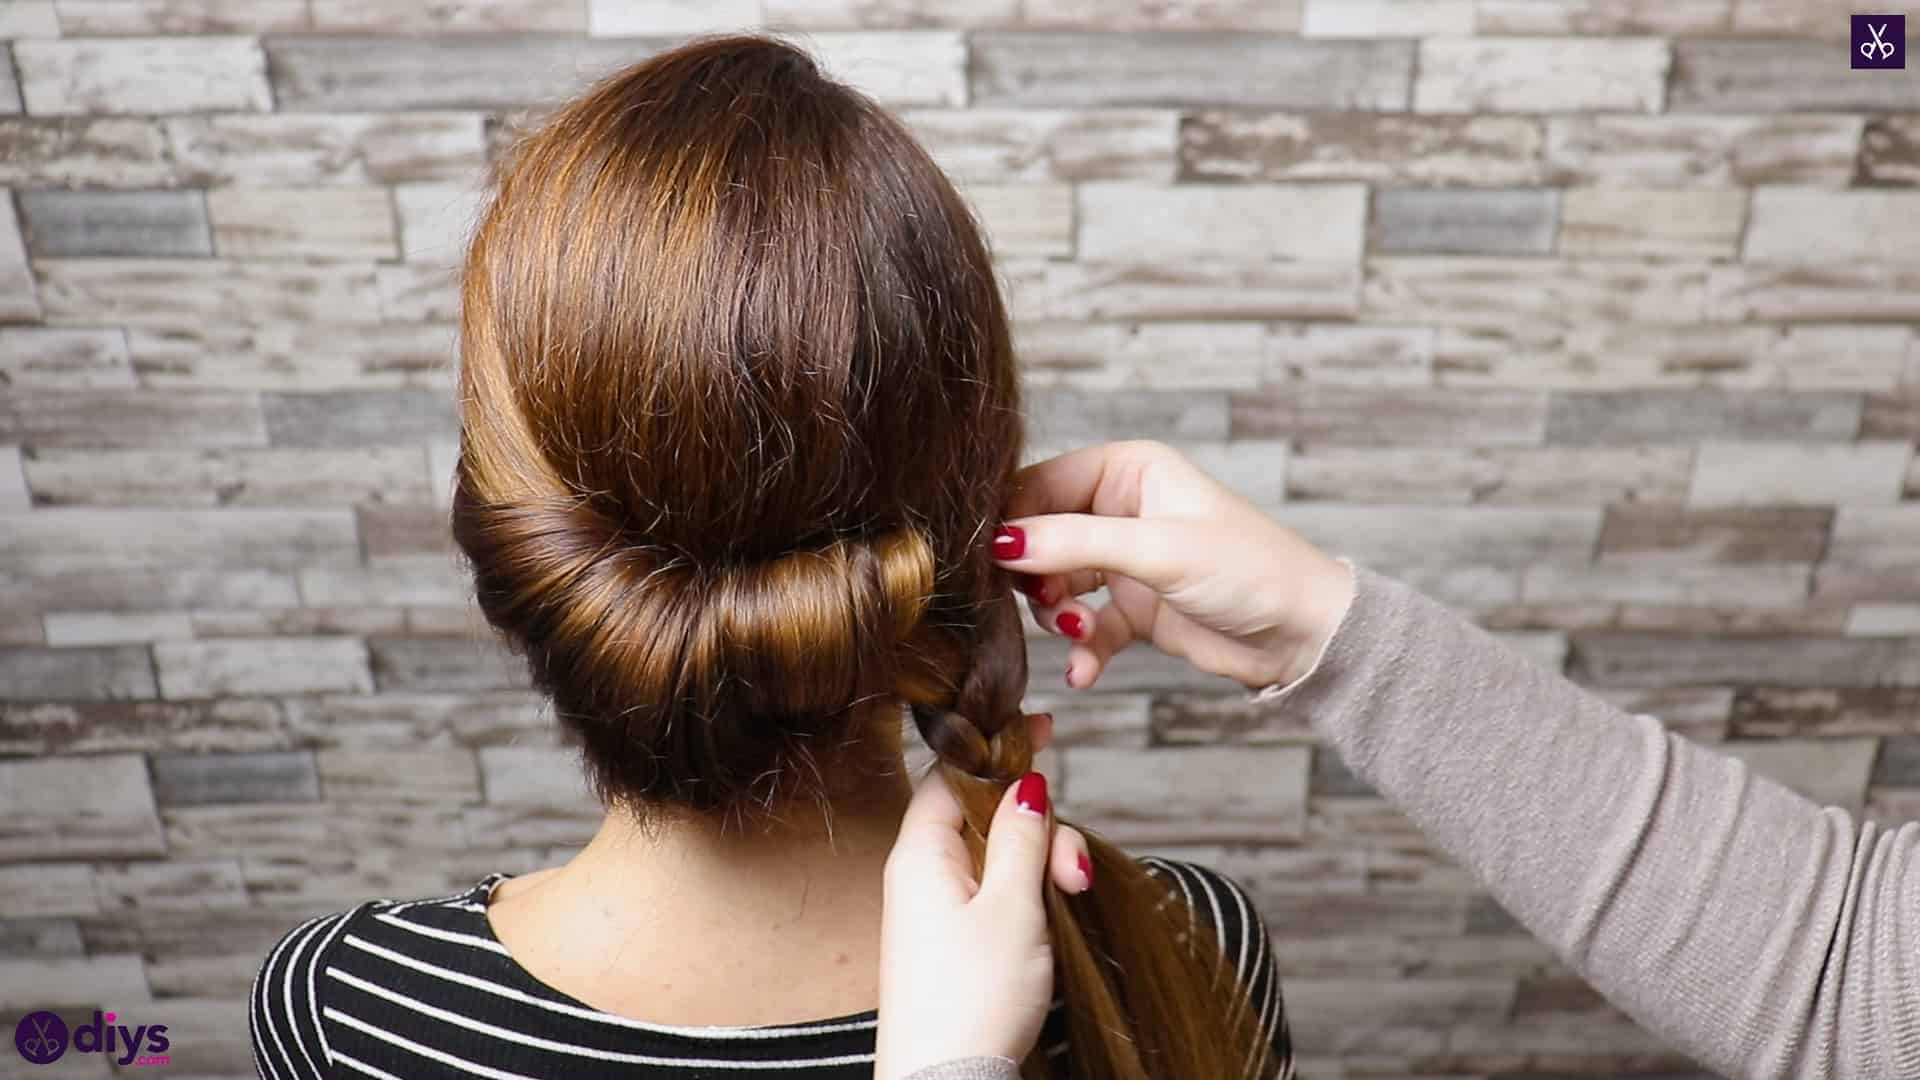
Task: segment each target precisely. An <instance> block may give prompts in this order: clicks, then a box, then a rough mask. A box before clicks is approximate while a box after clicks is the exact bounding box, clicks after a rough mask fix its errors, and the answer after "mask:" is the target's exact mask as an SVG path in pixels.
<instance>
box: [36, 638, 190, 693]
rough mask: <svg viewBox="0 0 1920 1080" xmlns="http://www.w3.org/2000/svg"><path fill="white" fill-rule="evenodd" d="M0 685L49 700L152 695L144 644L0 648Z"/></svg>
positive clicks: (151, 680) (150, 661)
mask: <svg viewBox="0 0 1920 1080" xmlns="http://www.w3.org/2000/svg"><path fill="white" fill-rule="evenodd" d="M0 685H4V686H6V687H7V688H8V691H9V696H18V697H23V698H37V699H42V700H48V701H86V700H93V701H108V700H117V699H126V698H150V697H154V696H156V693H157V691H156V688H155V686H156V684H155V683H154V673H153V661H152V660H151V659H150V658H149V657H148V655H147V649H146V646H145V645H143V644H139V645H100V646H74V647H70V648H62V647H55V648H38V647H34V646H30V645H29V646H15V647H10V648H0Z"/></svg>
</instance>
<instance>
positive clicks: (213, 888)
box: [93, 755, 257, 913]
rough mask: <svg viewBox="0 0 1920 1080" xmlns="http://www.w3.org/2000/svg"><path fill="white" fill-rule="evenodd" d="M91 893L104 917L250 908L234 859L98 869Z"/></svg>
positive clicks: (134, 864)
mask: <svg viewBox="0 0 1920 1080" xmlns="http://www.w3.org/2000/svg"><path fill="white" fill-rule="evenodd" d="M235 756H246V757H254V756H257V755H235ZM157 760H158V759H156V761H157ZM93 891H94V892H95V893H96V894H98V897H99V900H100V907H101V909H102V911H103V913H112V912H136V911H139V912H145V911H207V910H219V909H234V908H244V907H247V906H249V905H250V904H251V903H252V899H251V898H250V897H249V896H248V895H247V885H246V882H245V881H244V880H243V879H242V878H241V876H240V860H238V859H174V860H169V861H167V862H133V863H124V864H121V865H117V866H115V865H106V866H100V867H97V868H95V870H94V875H93Z"/></svg>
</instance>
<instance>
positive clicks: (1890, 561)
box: [1827, 505, 1920, 568]
mask: <svg viewBox="0 0 1920 1080" xmlns="http://www.w3.org/2000/svg"><path fill="white" fill-rule="evenodd" d="M1827 558H1828V560H1830V561H1832V562H1836V563H1848V564H1852V565H1855V566H1875V567H1890V568H1901V567H1905V566H1908V565H1911V564H1913V563H1916V562H1920V507H1916V506H1904V505H1903V506H1899V507H1871V506H1857V507H1856V506H1847V507H1842V508H1841V509H1840V510H1838V511H1837V512H1836V513H1835V515H1834V519H1833V536H1832V539H1831V541H1830V546H1829V548H1828V550H1827Z"/></svg>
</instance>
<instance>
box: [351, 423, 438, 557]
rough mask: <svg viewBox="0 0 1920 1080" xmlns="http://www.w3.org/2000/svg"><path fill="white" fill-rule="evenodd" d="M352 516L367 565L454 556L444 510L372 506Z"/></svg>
mask: <svg viewBox="0 0 1920 1080" xmlns="http://www.w3.org/2000/svg"><path fill="white" fill-rule="evenodd" d="M410 453H411V451H410ZM355 513H356V514H357V515H358V518H359V522H360V540H361V547H362V548H363V549H364V550H365V551H366V553H367V561H368V562H369V563H373V564H376V565H377V564H379V563H380V562H381V561H383V560H393V561H398V560H402V559H404V560H407V564H408V565H413V563H414V561H415V559H416V557H418V556H444V557H446V558H447V559H448V560H450V561H451V560H452V558H453V556H454V553H455V549H454V544H453V535H452V531H451V530H450V529H449V528H448V526H447V511H446V509H445V508H444V507H439V506H431V505H426V504H425V503H424V502H421V503H414V504H405V503H403V504H399V505H379V504H373V505H365V506H360V507H356V508H355Z"/></svg>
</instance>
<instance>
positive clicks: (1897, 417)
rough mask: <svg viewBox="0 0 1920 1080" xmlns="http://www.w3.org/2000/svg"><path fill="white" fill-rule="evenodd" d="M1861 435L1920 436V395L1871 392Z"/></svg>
mask: <svg viewBox="0 0 1920 1080" xmlns="http://www.w3.org/2000/svg"><path fill="white" fill-rule="evenodd" d="M1860 438H1861V439H1863V440H1866V439H1909V440H1911V439H1920V395H1913V394H1906V393H1900V394H1868V395H1867V399H1866V407H1865V411H1864V412H1862V414H1861V416H1860Z"/></svg>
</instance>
